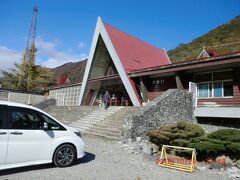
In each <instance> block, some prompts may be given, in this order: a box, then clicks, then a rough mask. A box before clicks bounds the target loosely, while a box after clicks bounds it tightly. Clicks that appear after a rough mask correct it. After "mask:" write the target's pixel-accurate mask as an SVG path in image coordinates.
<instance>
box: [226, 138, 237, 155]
mask: <svg viewBox="0 0 240 180" xmlns="http://www.w3.org/2000/svg"><path fill="white" fill-rule="evenodd" d="M226 150H227V155H228V156H230V157H232V158H236V159H239V158H240V143H234V142H232V143H229V144H228V145H226Z"/></svg>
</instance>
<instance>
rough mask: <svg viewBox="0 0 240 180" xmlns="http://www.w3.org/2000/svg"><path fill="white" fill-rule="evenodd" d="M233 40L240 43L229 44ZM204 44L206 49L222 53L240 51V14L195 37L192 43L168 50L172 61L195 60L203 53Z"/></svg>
mask: <svg viewBox="0 0 240 180" xmlns="http://www.w3.org/2000/svg"><path fill="white" fill-rule="evenodd" d="M233 42H238V43H234V44H229V43H233ZM224 44H225V45H224ZM203 46H205V47H206V50H216V51H218V52H219V53H220V54H226V53H231V52H236V51H240V16H237V17H235V18H234V19H232V20H231V21H229V22H227V23H225V24H223V25H221V26H219V27H217V28H215V29H213V30H212V31H210V32H208V33H207V34H205V35H203V36H201V37H198V38H196V39H194V40H193V41H192V42H190V43H187V44H181V45H179V46H178V47H176V48H175V49H172V50H170V51H168V55H169V57H170V59H171V61H172V63H174V62H181V61H186V60H194V59H196V58H197V57H198V55H199V54H200V53H201V51H202V48H203Z"/></svg>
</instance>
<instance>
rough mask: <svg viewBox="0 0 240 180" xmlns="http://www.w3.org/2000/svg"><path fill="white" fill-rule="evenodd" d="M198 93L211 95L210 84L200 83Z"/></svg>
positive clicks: (203, 95)
mask: <svg viewBox="0 0 240 180" xmlns="http://www.w3.org/2000/svg"><path fill="white" fill-rule="evenodd" d="M198 94H199V97H209V84H208V83H204V84H199V85H198Z"/></svg>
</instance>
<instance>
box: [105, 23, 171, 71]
mask: <svg viewBox="0 0 240 180" xmlns="http://www.w3.org/2000/svg"><path fill="white" fill-rule="evenodd" d="M104 26H105V28H106V30H107V33H108V35H109V37H110V39H111V41H112V43H113V46H114V48H115V50H116V52H117V54H118V56H119V58H120V60H121V62H122V65H123V67H124V69H125V71H126V72H130V71H134V70H141V69H146V68H150V67H156V66H162V65H168V64H170V63H169V60H168V57H167V55H166V53H165V51H164V50H162V49H160V48H156V47H154V46H152V45H150V44H148V43H146V42H144V41H142V40H140V39H138V38H135V37H133V36H131V35H129V34H127V33H125V32H122V31H120V30H118V29H116V28H114V27H112V26H110V25H108V24H106V23H104Z"/></svg>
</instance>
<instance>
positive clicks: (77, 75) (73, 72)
mask: <svg viewBox="0 0 240 180" xmlns="http://www.w3.org/2000/svg"><path fill="white" fill-rule="evenodd" d="M86 63H87V60H83V61H79V62H69V63H66V64H63V65H61V66H58V67H56V68H54V69H52V70H53V72H54V74H53V80H54V81H55V82H57V79H58V78H59V77H60V76H61V75H66V76H67V77H68V78H69V80H70V83H71V84H72V83H77V82H81V81H82V78H83V75H84V71H85V67H86Z"/></svg>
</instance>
